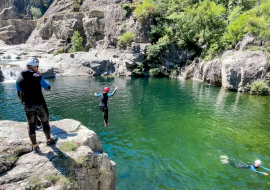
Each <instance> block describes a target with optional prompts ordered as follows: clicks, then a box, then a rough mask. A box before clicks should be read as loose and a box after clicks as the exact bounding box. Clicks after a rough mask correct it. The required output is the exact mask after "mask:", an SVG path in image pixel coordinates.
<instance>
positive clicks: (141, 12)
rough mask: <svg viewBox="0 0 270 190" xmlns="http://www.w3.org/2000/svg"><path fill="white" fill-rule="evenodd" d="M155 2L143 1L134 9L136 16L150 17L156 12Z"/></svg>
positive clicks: (141, 18)
mask: <svg viewBox="0 0 270 190" xmlns="http://www.w3.org/2000/svg"><path fill="white" fill-rule="evenodd" d="M155 4H156V1H155V0H143V1H142V3H141V4H140V5H138V6H137V7H136V9H135V10H134V16H135V18H137V19H139V20H143V19H145V18H147V17H149V16H150V15H151V14H152V13H154V9H155V8H156V5H155Z"/></svg>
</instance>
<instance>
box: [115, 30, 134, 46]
mask: <svg viewBox="0 0 270 190" xmlns="http://www.w3.org/2000/svg"><path fill="white" fill-rule="evenodd" d="M135 37H136V34H135V33H134V32H126V33H124V34H123V35H122V36H121V38H120V40H119V43H120V45H121V46H130V45H131V43H132V42H134V40H135Z"/></svg>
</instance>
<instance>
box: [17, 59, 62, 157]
mask: <svg viewBox="0 0 270 190" xmlns="http://www.w3.org/2000/svg"><path fill="white" fill-rule="evenodd" d="M26 66H27V69H24V70H23V71H22V72H21V73H20V75H19V76H18V78H17V81H16V87H17V92H18V96H19V98H20V100H21V103H22V105H23V107H24V111H25V114H26V118H27V121H28V126H29V129H28V132H29V137H30V140H31V142H32V144H33V151H34V152H35V153H40V149H39V146H38V145H37V142H36V122H37V116H38V117H39V118H40V120H41V122H42V126H43V132H44V134H45V137H46V139H47V142H46V143H47V145H51V144H55V143H56V142H57V140H58V138H57V136H54V137H52V138H51V127H50V125H49V111H48V108H47V105H46V102H45V99H44V97H43V94H42V90H41V87H43V88H44V89H46V90H48V91H49V90H51V86H50V84H49V83H48V82H46V81H45V79H44V78H43V76H41V74H40V73H39V72H38V66H39V61H38V59H37V58H30V59H29V60H28V61H27V62H26Z"/></svg>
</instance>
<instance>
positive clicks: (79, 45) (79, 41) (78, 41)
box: [69, 31, 84, 53]
mask: <svg viewBox="0 0 270 190" xmlns="http://www.w3.org/2000/svg"><path fill="white" fill-rule="evenodd" d="M71 44H72V46H71V48H70V49H69V53H74V52H78V51H83V50H84V48H83V37H82V36H81V35H80V32H79V31H75V32H74V34H73V36H72V38H71Z"/></svg>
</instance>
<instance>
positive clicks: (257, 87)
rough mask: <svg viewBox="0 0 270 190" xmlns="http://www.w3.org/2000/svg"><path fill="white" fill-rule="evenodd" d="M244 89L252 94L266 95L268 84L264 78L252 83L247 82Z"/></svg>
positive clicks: (269, 89)
mask: <svg viewBox="0 0 270 190" xmlns="http://www.w3.org/2000/svg"><path fill="white" fill-rule="evenodd" d="M245 90H246V91H248V92H251V93H254V94H260V95H267V94H269V92H270V88H269V86H268V84H267V83H266V82H265V81H264V80H258V81H255V82H254V83H252V84H251V85H250V84H247V85H246V86H245Z"/></svg>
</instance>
